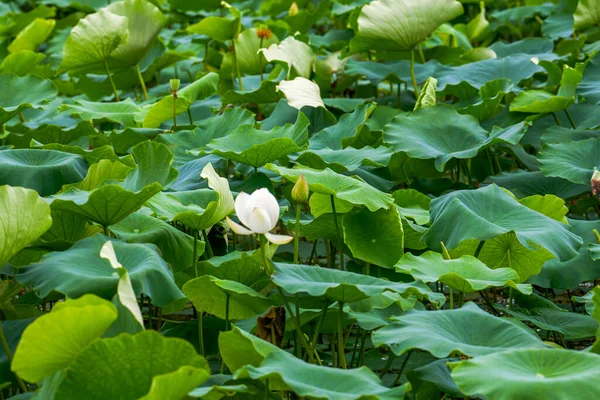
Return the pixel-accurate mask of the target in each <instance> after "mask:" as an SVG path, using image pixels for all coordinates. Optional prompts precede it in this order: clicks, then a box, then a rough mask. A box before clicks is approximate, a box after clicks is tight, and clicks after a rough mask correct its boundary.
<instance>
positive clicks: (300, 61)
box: [259, 36, 321, 99]
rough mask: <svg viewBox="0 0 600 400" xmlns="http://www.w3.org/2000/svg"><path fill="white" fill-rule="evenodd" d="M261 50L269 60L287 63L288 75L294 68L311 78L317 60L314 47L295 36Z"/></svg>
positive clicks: (295, 70)
mask: <svg viewBox="0 0 600 400" xmlns="http://www.w3.org/2000/svg"><path fill="white" fill-rule="evenodd" d="M259 51H260V52H261V53H262V55H263V56H264V57H265V59H266V60H267V62H273V61H280V62H284V63H286V64H287V71H288V77H289V76H290V74H291V72H292V69H293V70H294V72H296V74H297V75H298V76H299V77H303V78H310V75H311V73H312V71H313V69H314V65H315V62H316V57H315V54H314V53H313V51H312V48H311V47H310V46H309V45H307V44H306V43H304V42H301V41H299V40H297V39H295V38H294V37H293V36H288V37H287V38H285V39H284V40H283V41H282V42H281V43H279V44H277V43H273V44H272V45H270V46H269V47H268V48H266V49H261V50H259ZM320 98H321V97H320V96H319V99H320Z"/></svg>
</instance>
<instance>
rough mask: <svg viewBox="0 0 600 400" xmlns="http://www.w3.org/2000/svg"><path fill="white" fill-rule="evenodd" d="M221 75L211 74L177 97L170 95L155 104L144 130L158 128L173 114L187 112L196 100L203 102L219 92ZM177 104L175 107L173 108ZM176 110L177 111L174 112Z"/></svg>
mask: <svg viewBox="0 0 600 400" xmlns="http://www.w3.org/2000/svg"><path fill="white" fill-rule="evenodd" d="M218 84H219V74H217V73H215V72H209V73H208V74H206V75H204V76H203V77H202V78H200V79H198V80H197V81H194V82H193V83H190V84H189V85H187V86H186V87H184V88H183V89H181V90H179V91H177V97H174V96H173V95H168V96H165V97H163V98H162V99H161V100H160V101H159V102H157V103H155V104H154V105H153V106H152V107H150V109H149V110H147V114H146V115H145V117H144V122H143V127H144V128H158V127H159V126H160V124H162V123H163V122H165V121H168V120H170V119H173V112H175V114H177V115H179V114H181V113H183V112H185V111H187V110H188V109H189V108H190V106H191V105H192V103H194V102H195V101H196V100H203V99H205V98H207V97H209V96H212V95H213V94H215V93H216V92H217V85H218ZM173 102H175V107H173ZM173 108H175V110H173Z"/></svg>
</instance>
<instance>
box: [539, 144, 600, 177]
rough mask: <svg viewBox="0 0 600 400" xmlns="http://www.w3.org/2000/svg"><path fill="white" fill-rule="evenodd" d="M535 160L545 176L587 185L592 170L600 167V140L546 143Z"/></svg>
mask: <svg viewBox="0 0 600 400" xmlns="http://www.w3.org/2000/svg"><path fill="white" fill-rule="evenodd" d="M537 159H538V161H539V163H540V170H541V171H542V173H543V174H544V175H546V176H552V177H558V178H564V179H567V180H568V181H570V182H573V183H580V184H589V182H590V179H591V178H592V174H593V173H594V168H596V167H598V166H600V138H590V139H586V140H579V141H573V140H571V141H568V142H563V143H547V144H545V145H544V146H543V147H542V149H541V150H540V151H539V152H538V155H537Z"/></svg>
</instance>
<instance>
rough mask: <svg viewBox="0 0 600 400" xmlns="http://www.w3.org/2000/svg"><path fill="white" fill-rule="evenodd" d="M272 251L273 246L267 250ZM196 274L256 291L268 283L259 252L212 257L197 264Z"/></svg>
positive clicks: (235, 252) (237, 252)
mask: <svg viewBox="0 0 600 400" xmlns="http://www.w3.org/2000/svg"><path fill="white" fill-rule="evenodd" d="M272 249H273V250H276V249H275V246H273V247H271V248H269V249H268V250H269V251H272ZM198 274H199V275H211V276H213V277H215V278H218V279H224V280H230V281H235V282H239V283H241V284H243V285H246V286H250V287H252V288H253V289H254V290H257V291H260V290H262V289H263V287H264V286H266V285H267V284H268V283H269V282H270V280H269V277H268V276H267V274H266V272H265V266H264V260H263V256H262V252H261V251H260V250H254V251H253V252H244V253H242V252H239V251H234V252H231V253H228V254H226V255H224V256H216V257H212V258H210V259H208V260H205V261H202V262H200V263H198Z"/></svg>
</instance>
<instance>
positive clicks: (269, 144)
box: [190, 113, 309, 168]
mask: <svg viewBox="0 0 600 400" xmlns="http://www.w3.org/2000/svg"><path fill="white" fill-rule="evenodd" d="M308 126H309V121H308V118H306V116H305V115H304V114H302V113H298V119H297V120H296V123H295V124H285V125H284V126H278V127H275V128H273V129H271V130H270V131H266V132H265V131H262V130H260V129H256V128H254V127H253V126H251V125H246V126H242V127H240V128H238V129H236V130H234V131H233V132H230V133H229V134H228V135H227V136H224V137H221V138H218V139H213V140H212V141H211V142H210V143H208V145H206V147H204V148H201V149H196V150H191V151H190V152H191V153H192V154H195V155H200V154H202V153H208V154H216V155H219V156H221V157H225V158H227V159H229V160H232V161H236V162H240V163H243V164H246V165H251V166H253V167H255V168H258V167H262V166H263V165H265V164H267V163H270V162H273V161H277V160H279V159H281V158H283V157H285V156H286V155H288V154H291V153H295V152H298V151H300V150H302V148H304V147H305V146H306V145H307V143H308Z"/></svg>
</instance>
